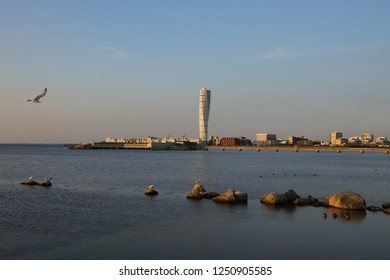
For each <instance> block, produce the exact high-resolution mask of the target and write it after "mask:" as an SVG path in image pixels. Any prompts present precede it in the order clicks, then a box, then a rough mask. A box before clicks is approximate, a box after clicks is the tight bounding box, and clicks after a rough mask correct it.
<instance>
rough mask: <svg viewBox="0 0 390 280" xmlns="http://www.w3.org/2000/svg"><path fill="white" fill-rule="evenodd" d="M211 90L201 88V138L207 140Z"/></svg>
mask: <svg viewBox="0 0 390 280" xmlns="http://www.w3.org/2000/svg"><path fill="white" fill-rule="evenodd" d="M210 98H211V91H210V90H207V89H206V88H201V89H200V92H199V138H200V140H201V141H207V139H208V138H207V132H208V122H209V112H210Z"/></svg>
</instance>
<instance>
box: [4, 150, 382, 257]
mask: <svg viewBox="0 0 390 280" xmlns="http://www.w3.org/2000/svg"><path fill="white" fill-rule="evenodd" d="M30 176H33V178H34V180H36V181H42V180H43V179H44V178H52V179H51V182H52V186H51V187H49V188H47V187H41V186H25V185H21V184H20V182H22V181H24V180H26V179H27V178H28V177H30ZM197 180H200V183H201V184H202V185H203V187H204V188H205V189H206V191H212V192H219V193H223V192H225V191H226V190H227V189H234V190H236V191H241V192H247V193H248V202H247V203H240V204H221V203H215V202H213V201H212V200H207V199H202V200H196V201H194V200H189V199H187V198H186V195H187V193H188V192H190V191H191V190H192V188H193V186H194V184H195V182H196V181H197ZM151 184H153V185H154V189H155V190H156V191H158V192H159V194H158V195H157V196H153V197H149V196H145V194H144V192H145V190H146V188H147V187H148V186H149V185H151ZM289 189H293V190H295V191H296V192H297V193H298V194H299V195H300V196H302V197H307V196H312V197H315V198H318V199H319V200H321V199H322V198H323V197H325V196H330V195H333V194H335V193H338V192H343V191H352V192H357V193H359V194H360V195H362V196H363V197H364V199H365V200H366V202H367V205H376V206H381V205H382V204H383V203H385V202H390V156H389V155H388V154H385V153H383V152H378V151H366V152H365V153H364V154H362V153H359V152H358V151H342V152H341V153H336V152H335V151H332V150H329V151H321V152H319V153H316V152H314V151H312V150H300V151H299V152H295V151H293V150H281V151H279V152H276V151H274V150H272V149H268V150H261V151H260V152H258V151H256V150H255V149H253V150H242V151H238V150H236V149H231V150H229V149H227V150H225V151H222V150H220V149H209V150H208V151H143V150H142V151H138V150H70V149H67V148H65V147H64V146H63V145H27V144H26V145H24V144H23V145H22V144H18V145H11V144H2V145H0V259H2V260H335V259H336V260H338V259H340V260H365V259H368V260H389V259H390V250H389V248H390V239H389V236H390V215H386V214H384V213H382V212H370V211H349V212H348V215H349V216H348V218H345V217H344V216H345V212H343V211H341V210H337V209H331V208H324V207H312V206H279V207H275V206H267V205H264V204H262V203H260V198H261V196H262V195H263V194H265V193H268V192H278V193H284V192H285V191H287V190H289ZM324 213H325V214H327V218H326V219H324V218H323V216H324ZM334 213H335V214H337V217H336V218H333V217H332V214H334Z"/></svg>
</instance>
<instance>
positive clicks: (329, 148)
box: [207, 145, 390, 154]
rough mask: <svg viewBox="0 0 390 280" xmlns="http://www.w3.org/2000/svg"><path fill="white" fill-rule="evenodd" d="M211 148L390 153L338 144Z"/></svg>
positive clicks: (389, 150)
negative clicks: (338, 145) (339, 145)
mask: <svg viewBox="0 0 390 280" xmlns="http://www.w3.org/2000/svg"><path fill="white" fill-rule="evenodd" d="M207 148H209V149H220V150H238V151H239V150H256V151H262V150H267V151H268V150H270V151H275V152H277V151H296V152H298V151H299V150H308V151H313V152H320V151H335V152H341V151H354V152H360V153H364V152H383V153H386V154H388V153H390V148H388V147H383V148H381V147H337V146H285V145H279V146H278V145H276V146H207Z"/></svg>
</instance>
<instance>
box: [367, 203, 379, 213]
mask: <svg viewBox="0 0 390 280" xmlns="http://www.w3.org/2000/svg"><path fill="white" fill-rule="evenodd" d="M366 210H368V211H373V212H380V211H383V208H381V207H379V206H375V205H370V206H367V207H366Z"/></svg>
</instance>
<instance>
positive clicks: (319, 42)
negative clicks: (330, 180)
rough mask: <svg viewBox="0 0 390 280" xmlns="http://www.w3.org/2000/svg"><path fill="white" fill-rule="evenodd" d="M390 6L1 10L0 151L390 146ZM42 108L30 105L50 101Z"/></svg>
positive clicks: (82, 5)
mask: <svg viewBox="0 0 390 280" xmlns="http://www.w3.org/2000/svg"><path fill="white" fill-rule="evenodd" d="M389 14H390V2H389V1H375V0H374V1H352V0H350V1H342V0H339V1H315V0H313V1H228V0H226V1H217V0H214V1H210V0H209V1H203V0H198V1H170V0H167V1H118V0H114V1H73V0H71V1H61V0H58V1H40V0H36V1H8V0H0V42H1V44H0V81H1V83H0V92H1V95H0V96H1V97H0V143H14V142H16V143H69V142H88V141H92V140H95V141H98V140H103V139H104V138H105V137H107V136H112V137H128V138H132V137H139V138H143V137H147V136H149V135H153V136H156V137H164V136H167V135H169V134H171V135H173V136H181V135H183V134H184V135H186V136H187V137H198V98H199V89H200V88H201V87H206V88H208V89H210V90H211V94H212V97H211V111H210V120H209V136H211V135H214V136H220V137H225V136H226V137H227V136H245V137H248V138H251V139H253V138H255V135H256V133H265V132H268V133H276V134H277V135H278V137H281V138H287V137H288V136H290V135H294V136H306V137H308V138H310V139H324V140H326V139H328V138H329V133H330V132H331V131H334V130H339V131H342V132H344V135H345V136H354V135H359V134H361V133H363V132H371V133H373V134H374V135H375V136H387V137H390V120H389V118H388V115H389V113H388V111H389V109H388V108H389V107H390V94H389V92H390V79H389V76H390V75H389V72H390V17H389V16H388V15H389ZM45 87H47V88H48V94H47V96H45V97H44V98H43V99H42V101H43V103H42V104H34V103H30V102H22V100H26V99H27V98H33V97H35V96H36V95H37V94H39V93H40V92H41V91H42V90H43V88H45Z"/></svg>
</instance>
